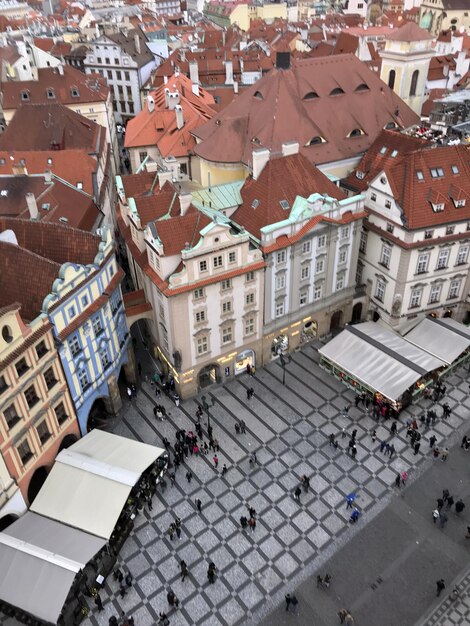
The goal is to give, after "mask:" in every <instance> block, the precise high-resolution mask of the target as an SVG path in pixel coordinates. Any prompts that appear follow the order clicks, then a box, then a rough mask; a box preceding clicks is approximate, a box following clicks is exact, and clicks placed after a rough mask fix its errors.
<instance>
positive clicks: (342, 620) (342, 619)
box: [338, 609, 349, 624]
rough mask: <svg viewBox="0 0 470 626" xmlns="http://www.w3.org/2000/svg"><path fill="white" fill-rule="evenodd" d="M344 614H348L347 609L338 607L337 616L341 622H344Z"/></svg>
mask: <svg viewBox="0 0 470 626" xmlns="http://www.w3.org/2000/svg"><path fill="white" fill-rule="evenodd" d="M346 615H349V611H348V610H347V609H340V610H339V611H338V616H339V620H340V623H341V624H344V620H345V619H346Z"/></svg>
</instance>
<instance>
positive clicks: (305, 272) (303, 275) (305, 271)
mask: <svg viewBox="0 0 470 626" xmlns="http://www.w3.org/2000/svg"><path fill="white" fill-rule="evenodd" d="M307 278H310V265H302V268H301V270H300V279H301V280H306V279H307Z"/></svg>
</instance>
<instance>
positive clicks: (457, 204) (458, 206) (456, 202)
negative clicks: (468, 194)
mask: <svg viewBox="0 0 470 626" xmlns="http://www.w3.org/2000/svg"><path fill="white" fill-rule="evenodd" d="M454 205H455V208H456V209H461V208H462V207H463V206H465V198H460V200H454Z"/></svg>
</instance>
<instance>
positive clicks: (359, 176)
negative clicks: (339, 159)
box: [356, 170, 364, 180]
mask: <svg viewBox="0 0 470 626" xmlns="http://www.w3.org/2000/svg"><path fill="white" fill-rule="evenodd" d="M356 178H358V179H359V180H362V179H363V178H364V172H362V171H361V170H356Z"/></svg>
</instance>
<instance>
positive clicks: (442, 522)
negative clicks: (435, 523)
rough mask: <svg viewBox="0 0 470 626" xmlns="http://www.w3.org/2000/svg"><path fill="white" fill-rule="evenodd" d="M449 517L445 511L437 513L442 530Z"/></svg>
mask: <svg viewBox="0 0 470 626" xmlns="http://www.w3.org/2000/svg"><path fill="white" fill-rule="evenodd" d="M448 520H449V518H448V517H447V515H446V514H445V513H440V515H439V525H440V528H441V530H444V526H445V525H446V524H447V522H448Z"/></svg>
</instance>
